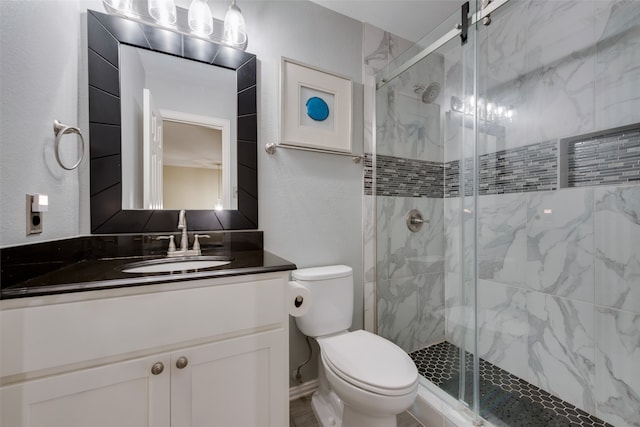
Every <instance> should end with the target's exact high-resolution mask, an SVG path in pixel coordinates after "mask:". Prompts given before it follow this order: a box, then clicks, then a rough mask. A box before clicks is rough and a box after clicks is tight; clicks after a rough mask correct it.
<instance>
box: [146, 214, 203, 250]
mask: <svg viewBox="0 0 640 427" xmlns="http://www.w3.org/2000/svg"><path fill="white" fill-rule="evenodd" d="M178 230H182V237H181V239H180V249H176V245H175V243H174V241H173V235H170V236H159V237H157V239H158V240H161V239H169V250H168V251H167V256H168V257H178V256H200V255H201V254H202V252H201V251H200V242H199V241H198V237H204V238H207V237H210V236H208V235H206V234H196V235H195V238H194V240H193V249H189V235H188V230H187V215H186V212H185V211H184V209H182V210H181V211H180V214H179V215H178Z"/></svg>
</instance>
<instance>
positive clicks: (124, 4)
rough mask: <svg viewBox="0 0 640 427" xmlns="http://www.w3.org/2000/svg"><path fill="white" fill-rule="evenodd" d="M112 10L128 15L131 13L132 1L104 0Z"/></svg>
mask: <svg viewBox="0 0 640 427" xmlns="http://www.w3.org/2000/svg"><path fill="white" fill-rule="evenodd" d="M102 1H103V2H104V3H105V4H106V5H108V6H109V7H110V8H112V9H115V10H117V11H118V12H122V13H124V14H128V13H130V12H131V0H102Z"/></svg>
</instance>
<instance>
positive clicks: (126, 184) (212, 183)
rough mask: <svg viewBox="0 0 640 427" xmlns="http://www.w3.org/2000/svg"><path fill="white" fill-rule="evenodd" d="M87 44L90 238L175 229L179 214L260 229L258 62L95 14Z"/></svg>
mask: <svg viewBox="0 0 640 427" xmlns="http://www.w3.org/2000/svg"><path fill="white" fill-rule="evenodd" d="M87 36H88V62H89V64H88V65H89V122H90V141H91V143H90V147H91V230H92V232H93V233H120V232H135V233H138V232H156V231H161V232H162V231H171V230H174V229H175V227H176V224H177V217H178V212H179V210H180V209H187V220H188V224H189V230H194V231H196V230H222V229H224V230H230V229H231V230H233V229H255V228H257V227H258V194H257V188H258V185H257V108H256V57H255V55H252V54H250V53H246V52H243V51H240V50H237V49H233V48H230V47H228V46H222V45H218V44H216V43H212V42H210V41H206V40H202V39H198V38H193V37H189V36H187V35H183V34H179V33H175V32H171V31H169V30H166V29H162V28H158V27H152V26H148V25H145V24H142V23H139V22H136V21H131V20H127V19H124V18H121V17H116V16H112V15H107V14H103V13H99V12H94V11H88V14H87ZM152 101H153V102H152ZM145 104H147V105H146V108H145ZM152 105H155V107H154V106H152ZM145 111H146V112H145ZM145 115H146V120H145ZM145 128H146V131H145ZM172 134H176V135H177V138H173V137H172ZM145 135H146V137H145ZM191 135H202V136H204V137H203V138H204V139H196V138H195V136H193V137H192V136H191ZM145 139H146V142H145ZM204 146H207V147H209V148H203V147H204ZM212 146H215V147H217V148H212ZM202 150H204V151H202ZM179 168H180V169H179ZM165 172H166V173H165ZM181 183H182V185H181V186H180V184H181ZM188 193H191V196H189V194H188ZM218 209H220V210H218Z"/></svg>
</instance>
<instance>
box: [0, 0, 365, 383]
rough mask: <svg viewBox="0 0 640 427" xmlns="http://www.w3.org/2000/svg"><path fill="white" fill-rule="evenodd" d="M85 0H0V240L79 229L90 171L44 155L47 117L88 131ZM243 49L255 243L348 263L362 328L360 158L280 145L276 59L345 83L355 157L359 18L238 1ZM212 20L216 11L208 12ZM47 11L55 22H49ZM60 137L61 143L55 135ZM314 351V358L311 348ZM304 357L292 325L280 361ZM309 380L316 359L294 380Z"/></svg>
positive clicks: (84, 223) (299, 4)
mask: <svg viewBox="0 0 640 427" xmlns="http://www.w3.org/2000/svg"><path fill="white" fill-rule="evenodd" d="M87 5H89V6H88V7H89V8H91V9H95V10H98V11H102V10H103V9H102V5H101V3H100V2H97V1H89V0H86V1H85V0H74V1H71V0H62V1H55V0H49V1H13V0H1V1H0V15H1V23H2V25H1V33H0V35H1V40H0V44H1V49H2V50H1V55H2V68H1V71H2V72H1V78H2V80H1V86H2V118H1V120H2V122H1V124H2V126H1V132H2V134H1V141H2V145H1V149H2V151H1V155H2V161H1V178H2V184H1V185H2V188H1V191H2V193H1V194H2V200H1V203H0V205H1V207H0V213H1V218H0V220H1V234H0V246H11V245H19V244H25V243H30V242H35V241H39V240H50V239H57V238H66V237H73V236H77V235H80V234H88V233H89V230H90V229H89V174H88V171H89V166H88V162H87V161H84V162H83V163H82V165H81V166H80V169H79V171H74V172H64V171H62V169H61V168H60V167H59V166H58V165H57V164H56V162H55V158H54V155H53V152H52V146H53V132H52V122H53V120H54V119H56V118H57V119H58V120H61V121H63V122H67V123H69V124H72V125H78V124H79V126H80V127H81V129H82V130H83V132H84V133H85V135H87V138H88V118H87V111H86V109H87V89H86V87H87V76H86V73H87V71H86V36H85V35H84V31H85V27H86V22H85V20H86V16H85V10H86V8H87ZM241 7H242V11H243V14H244V16H245V19H246V23H247V28H248V31H249V46H248V49H247V50H248V51H250V52H252V53H255V54H256V55H257V57H258V87H259V91H258V109H259V123H258V124H259V131H258V132H259V133H258V136H259V143H258V144H259V147H258V152H259V159H258V161H259V193H260V206H259V207H260V218H259V221H260V229H261V230H263V231H264V235H265V249H266V250H268V251H271V252H273V253H275V254H277V255H279V256H281V257H284V258H287V259H289V260H291V261H292V262H294V263H296V264H297V265H298V267H308V266H316V265H326V264H334V263H341V264H347V265H350V266H352V267H353V268H354V279H355V284H356V287H355V312H354V324H353V326H354V328H361V327H362V282H363V273H362V216H361V207H362V165H356V164H354V163H353V162H352V161H351V160H350V158H348V157H338V156H332V155H324V154H314V153H306V152H296V151H293V150H279V151H278V153H277V154H276V155H274V156H268V155H267V154H266V153H265V151H264V145H265V144H266V143H268V142H275V141H277V139H278V128H279V113H278V103H279V100H278V98H279V96H278V94H279V89H278V88H279V68H280V58H281V56H285V57H289V58H292V59H296V60H298V61H302V62H305V63H309V64H311V65H315V66H318V67H320V68H324V69H327V70H331V71H334V72H337V73H339V74H343V75H347V76H350V77H352V78H353V81H354V90H353V93H354V99H353V129H354V130H353V146H354V148H355V151H356V152H359V153H360V152H362V139H363V135H362V133H363V131H362V123H363V113H362V110H363V94H362V92H363V90H362V84H361V74H362V24H361V23H359V22H357V21H354V20H352V19H350V18H346V17H344V16H341V15H338V14H336V13H334V12H331V11H329V10H327V9H324V8H322V7H320V6H317V5H315V4H313V3H311V2H307V1H295V2H294V1H245V2H242V4H241ZM214 14H215V16H216V17H217V18H222V16H218V13H217V12H216V10H215V9H214ZM53 17H55V19H52V18H53ZM65 142H69V141H65ZM27 192H42V193H47V194H49V196H50V204H51V206H50V209H49V212H48V213H46V214H45V217H44V230H45V231H44V233H43V234H42V235H40V236H35V237H26V236H25V231H24V230H25V211H24V209H25V201H24V198H25V194H26V193H27ZM316 356H317V353H316ZM305 358H306V344H304V340H303V337H302V335H301V334H300V333H299V332H297V329H296V328H295V327H292V338H291V366H292V369H294V368H295V367H296V366H297V365H298V363H299V362H301V361H302V360H304V359H305ZM315 375H316V368H315V361H314V363H312V366H310V367H308V368H307V369H305V371H304V376H303V380H305V381H306V380H309V379H312V378H314V377H315Z"/></svg>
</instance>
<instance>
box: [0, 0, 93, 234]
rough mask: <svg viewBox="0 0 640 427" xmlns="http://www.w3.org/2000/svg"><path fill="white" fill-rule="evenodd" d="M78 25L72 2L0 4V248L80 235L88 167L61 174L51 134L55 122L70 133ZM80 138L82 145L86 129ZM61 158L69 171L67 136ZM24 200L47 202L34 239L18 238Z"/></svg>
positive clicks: (71, 144)
mask: <svg viewBox="0 0 640 427" xmlns="http://www.w3.org/2000/svg"><path fill="white" fill-rule="evenodd" d="M54 17H55V19H52V18H54ZM83 19H84V17H82V16H81V9H80V7H79V6H78V2H77V1H68V0H60V1H57V0H49V1H16V0H2V1H0V57H1V58H2V61H0V62H1V64H0V76H1V80H0V98H1V99H2V101H1V102H2V106H1V109H0V141H1V145H0V155H1V156H2V160H1V162H0V195H1V199H0V223H1V227H0V246H8V245H16V244H23V243H29V242H34V241H39V240H50V239H56V238H63V237H70V236H76V235H78V234H80V233H81V232H82V231H87V230H88V229H85V230H83V229H82V228H81V226H80V224H81V215H88V212H82V213H81V210H80V208H79V207H80V199H81V192H80V188H81V184H80V180H79V176H83V177H84V176H86V177H87V180H88V175H87V174H86V171H87V170H88V162H87V161H86V160H85V161H83V163H82V164H81V166H80V168H79V170H74V171H65V170H64V169H62V168H61V167H60V166H59V165H58V163H57V162H56V160H55V154H54V134H53V121H54V120H55V119H57V120H59V121H61V122H63V123H65V124H68V125H71V126H78V105H79V84H78V81H79V74H80V73H83V72H84V73H86V71H85V69H86V65H84V64H83V63H81V58H82V57H81V56H80V55H79V51H80V46H81V26H82V24H81V22H82V20H83ZM85 82H86V78H85ZM83 105H86V100H85V101H84V104H83ZM82 130H83V132H84V134H85V136H87V137H88V130H87V127H86V126H83V127H82ZM87 142H88V141H87ZM62 151H63V152H64V153H63V154H64V158H65V159H66V161H67V162H68V163H70V164H73V163H74V162H75V157H74V156H76V139H75V137H74V136H70V135H67V136H65V137H64V138H63V140H62ZM87 157H88V154H87ZM86 188H88V185H87V186H86ZM27 193H45V194H48V195H49V204H50V206H49V211H48V212H47V213H45V214H44V217H43V218H44V219H43V220H44V222H43V233H42V234H41V235H34V236H30V237H27V236H26V223H25V221H26V213H25V210H26V207H25V197H26V196H25V195H26V194H27ZM87 223H88V220H87Z"/></svg>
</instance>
